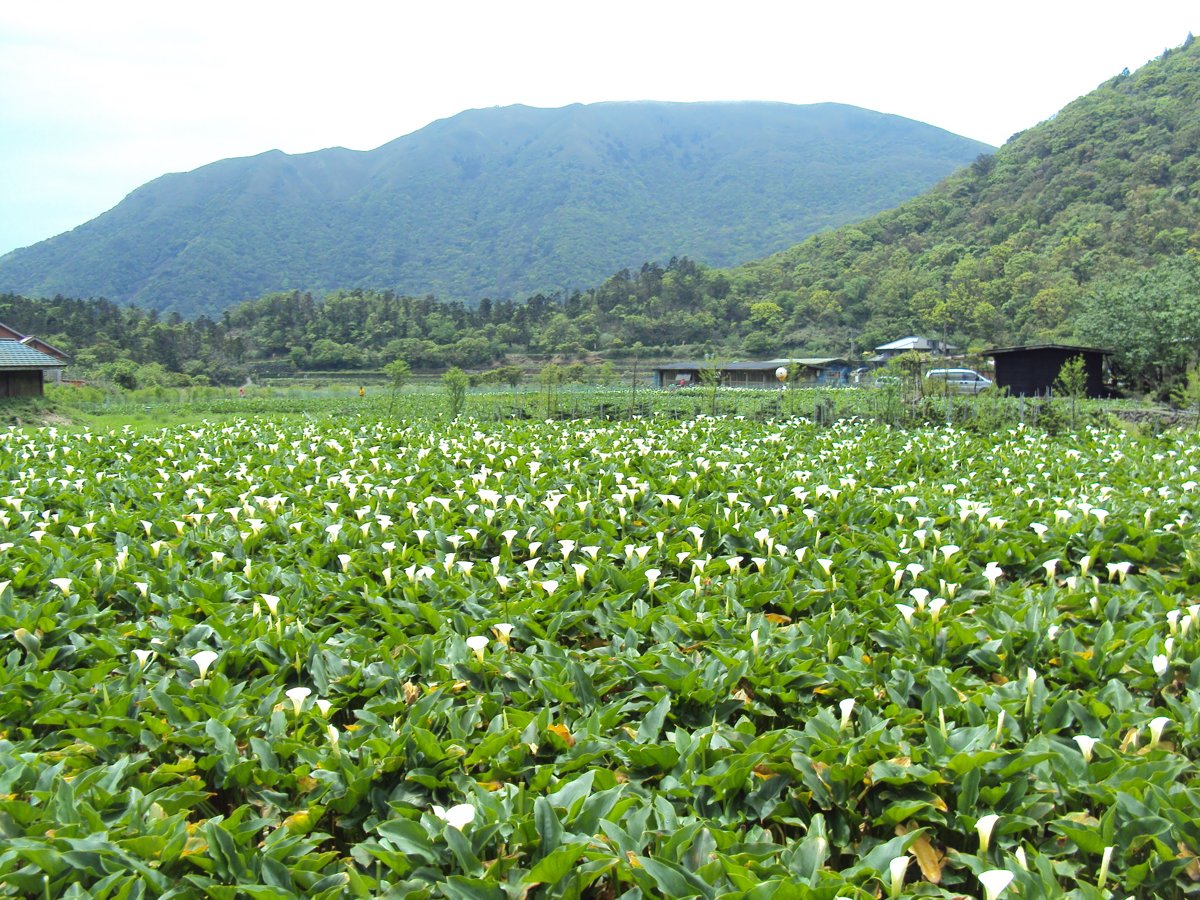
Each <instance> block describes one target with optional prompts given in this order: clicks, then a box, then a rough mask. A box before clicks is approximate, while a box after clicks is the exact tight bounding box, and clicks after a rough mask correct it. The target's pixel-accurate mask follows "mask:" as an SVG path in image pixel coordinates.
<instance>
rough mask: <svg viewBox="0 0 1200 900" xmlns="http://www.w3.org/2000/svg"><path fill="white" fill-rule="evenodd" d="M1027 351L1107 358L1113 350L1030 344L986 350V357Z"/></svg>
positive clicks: (1066, 345) (1074, 345)
mask: <svg viewBox="0 0 1200 900" xmlns="http://www.w3.org/2000/svg"><path fill="white" fill-rule="evenodd" d="M1027 350H1065V351H1067V352H1068V353H1103V354H1104V355H1105V356H1111V355H1112V351H1111V350H1104V349H1102V348H1100V347H1080V346H1078V345H1077V344H1030V345H1029V346H1027V347H993V348H992V349H991V350H984V351H983V355H984V356H1003V355H1004V354H1006V353H1024V352H1025V351H1027Z"/></svg>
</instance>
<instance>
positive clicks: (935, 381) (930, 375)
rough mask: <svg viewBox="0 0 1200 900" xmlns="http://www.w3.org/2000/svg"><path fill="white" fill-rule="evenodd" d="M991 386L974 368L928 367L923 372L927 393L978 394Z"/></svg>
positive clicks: (989, 381) (989, 380)
mask: <svg viewBox="0 0 1200 900" xmlns="http://www.w3.org/2000/svg"><path fill="white" fill-rule="evenodd" d="M991 386H992V381H991V379H990V378H984V377H983V376H982V375H980V374H979V373H978V372H976V371H975V370H974V369H930V370H929V371H928V372H926V373H925V393H927V394H945V393H950V394H978V393H979V392H980V391H984V390H987V389H988V388H990V387H991Z"/></svg>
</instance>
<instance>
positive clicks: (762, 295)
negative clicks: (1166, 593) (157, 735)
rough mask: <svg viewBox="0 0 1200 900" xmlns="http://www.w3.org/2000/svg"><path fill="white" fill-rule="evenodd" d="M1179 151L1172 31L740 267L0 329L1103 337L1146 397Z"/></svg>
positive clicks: (112, 337)
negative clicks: (902, 184) (947, 171)
mask: <svg viewBox="0 0 1200 900" xmlns="http://www.w3.org/2000/svg"><path fill="white" fill-rule="evenodd" d="M1197 148H1200V47H1198V46H1197V45H1196V44H1195V42H1194V41H1192V40H1191V38H1190V36H1189V39H1188V41H1187V42H1186V43H1185V44H1184V45H1183V46H1182V47H1180V48H1179V49H1177V50H1174V51H1168V52H1166V53H1164V55H1163V56H1162V57H1161V58H1159V59H1156V60H1154V61H1151V62H1150V63H1148V64H1147V65H1146V66H1144V67H1143V68H1142V69H1140V70H1138V71H1137V72H1135V73H1132V74H1130V73H1128V72H1123V73H1121V74H1120V75H1118V76H1116V77H1115V78H1113V79H1112V80H1111V81H1109V82H1107V83H1105V84H1103V85H1101V86H1100V87H1099V88H1098V89H1097V90H1095V91H1093V92H1092V93H1090V94H1088V95H1086V96H1084V97H1082V98H1080V99H1079V100H1077V101H1075V102H1074V103H1072V104H1070V105H1069V106H1068V107H1066V108H1065V109H1064V110H1062V111H1061V112H1060V113H1059V114H1058V115H1057V116H1055V117H1054V118H1053V119H1051V120H1049V121H1046V122H1043V123H1041V124H1039V125H1037V126H1036V127H1034V128H1031V129H1029V130H1028V131H1026V132H1023V133H1022V134H1020V135H1017V136H1015V137H1014V138H1013V139H1012V140H1010V141H1009V142H1008V144H1006V145H1005V146H1004V147H1003V148H1001V149H1000V150H999V151H998V152H996V153H995V154H994V155H985V156H981V157H979V158H978V159H976V160H975V162H974V163H973V164H971V165H970V166H968V167H967V168H965V169H964V170H962V171H960V172H959V173H957V174H955V175H953V176H951V177H950V178H949V179H947V180H946V181H945V182H943V183H942V184H940V185H939V186H938V187H937V188H935V189H934V190H932V191H930V192H928V193H926V194H924V195H922V196H921V197H918V198H917V199H915V200H912V201H909V202H907V203H905V204H903V205H902V206H900V207H897V208H896V209H893V210H890V211H888V212H885V213H881V214H879V215H876V216H874V217H872V218H869V219H866V220H864V221H862V222H859V223H857V224H855V225H848V226H843V227H841V228H837V229H835V230H832V231H829V232H826V233H823V234H820V235H817V236H815V237H813V238H810V239H809V240H807V241H805V242H804V243H802V244H799V245H797V246H795V247H792V248H791V249H789V250H786V251H784V252H782V253H779V254H776V255H774V256H770V257H767V258H765V259H763V260H760V261H757V262H754V263H750V264H747V265H744V266H740V267H737V268H731V269H714V268H707V267H705V266H702V265H699V264H697V263H695V262H693V261H691V260H689V259H686V258H676V259H672V260H671V261H670V262H669V263H668V264H667V265H665V266H663V265H659V264H657V263H646V264H644V265H643V266H642V267H641V268H640V269H636V270H622V271H620V272H618V273H617V274H615V275H613V276H612V277H610V278H608V279H607V280H606V281H604V282H603V283H601V284H599V285H598V286H596V287H593V288H591V289H588V290H586V291H574V292H571V293H569V294H566V293H562V292H555V293H538V294H534V295H533V296H530V297H528V298H527V299H526V300H524V301H519V302H514V301H508V300H504V301H493V300H489V299H484V300H482V301H481V302H479V303H478V304H476V305H470V306H469V305H466V304H464V303H460V302H442V301H439V300H437V299H435V298H434V297H432V296H424V297H410V296H402V295H398V294H396V293H393V292H389V291H367V290H354V291H338V292H334V293H332V294H329V295H327V296H325V297H321V298H315V297H313V296H311V295H309V294H306V293H301V292H289V293H275V294H269V295H267V296H264V297H262V298H260V299H258V300H254V301H251V302H249V303H245V304H242V305H240V306H237V307H234V308H232V309H229V310H226V311H225V312H224V313H223V314H222V315H221V317H220V318H219V319H215V320H209V319H206V318H201V319H197V320H195V321H191V322H187V321H183V320H181V319H180V318H178V317H177V316H173V317H168V318H166V319H161V318H159V317H158V315H157V314H155V313H152V312H144V311H139V310H136V309H130V308H120V307H117V306H115V305H113V304H111V303H108V302H106V301H100V300H64V299H61V298H56V299H54V300H41V301H36V302H31V301H26V300H23V299H21V298H19V297H15V296H13V295H7V296H4V297H0V321H5V322H8V323H9V324H11V325H13V326H14V327H16V328H19V329H23V330H25V331H26V332H35V333H38V334H39V335H40V336H42V337H45V338H47V339H48V340H51V341H52V342H55V343H60V344H61V345H62V346H64V347H65V348H66V349H68V350H72V351H74V352H75V353H76V355H77V359H78V361H79V363H80V365H81V367H82V368H83V369H84V370H85V371H88V370H90V371H94V372H96V373H98V374H101V375H104V376H106V377H110V378H113V377H116V378H117V380H118V381H120V380H122V379H123V380H125V381H129V380H133V381H135V382H137V383H142V382H144V381H145V380H146V379H147V378H150V377H168V376H169V373H180V374H181V375H183V376H187V377H189V378H215V379H222V380H231V379H238V378H241V377H244V376H245V374H246V373H248V372H249V373H253V372H258V373H262V374H268V373H277V374H284V373H287V372H291V371H297V370H331V369H361V368H373V367H379V366H381V365H383V364H385V363H387V362H388V361H390V360H392V359H395V358H403V359H405V360H407V361H408V362H409V364H410V365H411V366H412V367H413V368H415V369H422V368H425V369H437V368H442V367H446V366H450V365H458V366H462V367H465V368H476V369H478V368H487V367H489V366H492V365H495V364H498V363H500V362H501V361H503V360H505V358H506V357H512V356H521V355H528V354H550V355H553V354H558V355H563V356H567V357H578V356H582V355H585V354H589V353H593V352H599V353H602V354H605V355H608V356H620V355H622V354H627V353H629V352H630V351H631V350H633V349H634V348H635V347H640V348H642V349H644V351H645V352H647V353H658V354H664V355H665V354H672V355H673V354H680V355H690V354H694V353H703V352H710V351H713V352H719V353H722V354H727V355H744V356H756V355H760V356H782V355H788V354H792V353H798V354H803V355H810V354H812V355H815V354H818V353H836V354H838V355H844V354H848V353H852V352H853V353H859V352H862V351H864V350H869V349H870V348H872V347H874V346H876V345H878V344H880V343H883V342H886V341H888V340H892V339H895V338H898V337H902V336H904V335H907V334H913V333H930V334H936V335H938V336H942V337H945V338H946V339H947V340H949V341H950V342H951V343H952V344H956V345H958V346H960V347H963V348H970V349H981V348H984V347H986V346H1004V345H1012V344H1017V343H1024V342H1031V341H1048V340H1049V341H1075V342H1080V343H1085V344H1090V345H1095V346H1103V347H1105V348H1108V349H1110V350H1112V351H1114V361H1115V363H1116V366H1117V368H1118V369H1119V370H1122V371H1123V373H1124V374H1125V376H1126V377H1127V380H1128V382H1129V383H1130V384H1131V385H1133V386H1134V387H1135V388H1138V389H1143V390H1156V389H1158V390H1164V389H1165V387H1164V386H1169V384H1170V383H1171V381H1172V380H1173V379H1177V378H1179V377H1180V375H1181V373H1182V372H1183V371H1184V369H1185V368H1186V367H1187V366H1188V365H1189V364H1190V363H1191V362H1192V361H1193V360H1194V359H1195V357H1196V355H1197V353H1198V352H1200V224H1198V223H1200V153H1198V149H1197ZM147 366H149V367H152V368H151V369H150V370H149V371H148V372H144V371H139V367H142V368H144V367H147ZM153 367H159V368H153ZM118 370H120V371H118Z"/></svg>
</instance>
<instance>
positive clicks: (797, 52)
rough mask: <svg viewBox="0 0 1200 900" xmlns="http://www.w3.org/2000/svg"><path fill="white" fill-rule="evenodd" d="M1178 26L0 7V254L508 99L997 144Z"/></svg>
mask: <svg viewBox="0 0 1200 900" xmlns="http://www.w3.org/2000/svg"><path fill="white" fill-rule="evenodd" d="M1197 30H1200V4H1197V3H1196V2H1195V0H1188V2H1177V0H1150V2H1143V3H1140V4H1129V3H1128V2H1122V3H1119V4H1118V3H1113V2H1109V0H1092V2H1087V3H1082V2H1075V0H1038V2H1031V0H1008V2H1005V3H981V2H973V0H955V2H943V0H933V2H922V0H914V2H909V3H899V2H895V0H891V2H883V0H858V2H854V0H842V2H832V3H814V2H811V0H771V2H764V0H737V2H729V0H724V2H710V0H690V2H686V3H684V2H676V0H658V2H655V0H636V2H634V0H606V2H604V3H599V2H595V0H574V2H572V0H553V2H546V0H531V2H524V0H509V2H507V3H504V2H496V0H492V2H477V0H443V2H441V3H439V4H434V3H430V2H427V0H426V2H420V3H417V2H410V0H392V2H382V0H372V2H356V0H342V2H341V3H339V4H333V3H329V2H328V0H326V2H321V3H314V2H307V0H292V2H288V3H282V2H276V0H241V2H238V3H233V2H228V0H208V2H204V3H197V2H194V0H171V2H163V0H153V2H145V0H113V2H110V3H97V2H95V0H54V2H44V3H33V2H13V3H4V4H3V5H2V6H0V254H3V253H6V252H8V251H9V250H11V249H13V248H15V247H20V246H25V245H28V244H32V243H36V242H37V241H40V240H43V239H45V238H48V237H52V236H53V235H55V234H59V233H61V232H63V231H68V230H70V229H72V228H74V227H76V226H78V225H81V224H83V223H84V222H86V221H88V220H89V219H92V218H95V217H96V216H97V215H100V214H101V213H103V212H105V211H106V210H108V209H111V208H112V207H113V206H115V205H116V204H117V203H119V202H120V201H121V199H122V198H123V197H125V195H126V194H128V193H129V192H130V191H132V190H134V189H135V188H137V187H138V186H140V185H142V184H144V183H145V182H147V181H150V180H152V179H154V178H157V177H158V176H160V175H163V174H166V173H168V172H185V171H190V170H192V169H195V168H198V167H200V166H202V165H205V164H207V163H210V162H214V161H216V160H219V159H225V158H228V157H235V156H251V155H254V154H257V153H262V152H265V151H267V150H272V149H279V150H283V151H285V152H287V153H305V152H309V151H313V150H319V149H322V148H325V147H334V146H340V147H349V148H351V149H354V150H369V149H373V148H374V147H377V146H379V145H381V144H384V143H387V142H388V141H390V140H392V139H394V138H397V137H400V136H401V135H404V134H409V133H411V132H413V131H417V130H419V129H420V128H422V127H424V126H425V125H428V124H429V123H430V122H433V121H435V120H437V119H442V118H446V117H448V116H452V115H454V114H456V113H458V112H461V111H463V110H465V109H478V108H483V107H490V106H506V105H509V104H514V103H523V104H527V105H530V106H540V107H558V106H565V105H567V104H570V103H595V102H601V101H606V100H674V101H701V100H775V101H782V102H787V103H819V102H838V103H849V104H853V105H855V106H861V107H864V108H867V109H873V110H877V111H880V112H885V113H893V114H896V115H901V116H907V117H909V118H912V119H917V120H919V121H923V122H928V123H929V124H932V125H936V126H938V127H939V128H944V129H946V130H947V131H952V132H955V133H957V134H961V135H965V136H967V137H971V138H975V139H977V140H981V141H985V142H987V143H989V144H995V145H999V144H1002V143H1004V142H1005V141H1006V140H1007V139H1008V138H1009V137H1011V136H1012V135H1013V134H1015V133H1017V132H1019V131H1022V130H1024V129H1026V128H1029V127H1031V126H1033V125H1035V124H1037V123H1038V122H1040V121H1042V120H1044V119H1046V118H1048V117H1050V116H1052V115H1053V114H1054V113H1055V112H1057V111H1058V110H1059V109H1061V108H1062V107H1063V106H1065V105H1066V104H1067V103H1069V102H1070V101H1071V100H1073V99H1075V98H1076V97H1078V96H1080V95H1082V94H1085V93H1087V92H1088V91H1090V90H1092V89H1093V88H1095V87H1096V86H1097V85H1099V84H1100V83H1101V82H1103V81H1105V80H1107V79H1109V78H1111V77H1112V76H1113V75H1116V74H1117V73H1118V72H1120V71H1121V70H1122V69H1124V68H1129V69H1130V70H1133V69H1136V68H1138V67H1139V66H1141V65H1143V64H1144V63H1145V62H1147V61H1148V60H1149V59H1151V58H1153V57H1155V56H1158V55H1159V54H1161V53H1162V51H1163V50H1164V49H1165V48H1167V47H1176V46H1178V45H1179V44H1181V43H1183V41H1184V39H1185V38H1186V36H1187V34H1188V32H1189V31H1192V32H1195V31H1197Z"/></svg>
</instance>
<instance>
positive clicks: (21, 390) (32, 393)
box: [0, 369, 43, 397]
mask: <svg viewBox="0 0 1200 900" xmlns="http://www.w3.org/2000/svg"><path fill="white" fill-rule="evenodd" d="M42 394H43V391H42V370H41V369H25V370H12V371H7V372H0V397H41V396H42Z"/></svg>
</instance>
